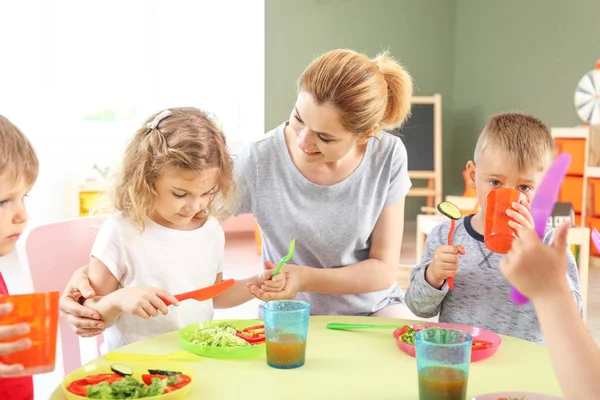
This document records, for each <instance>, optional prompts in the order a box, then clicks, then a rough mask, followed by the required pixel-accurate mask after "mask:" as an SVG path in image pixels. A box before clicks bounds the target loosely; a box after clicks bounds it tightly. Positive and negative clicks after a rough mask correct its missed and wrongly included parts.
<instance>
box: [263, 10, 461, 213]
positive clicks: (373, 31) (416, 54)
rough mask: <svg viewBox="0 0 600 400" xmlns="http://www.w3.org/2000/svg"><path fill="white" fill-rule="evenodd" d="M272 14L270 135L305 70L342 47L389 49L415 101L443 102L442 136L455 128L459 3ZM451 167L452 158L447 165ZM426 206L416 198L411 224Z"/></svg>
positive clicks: (268, 13) (267, 87)
mask: <svg viewBox="0 0 600 400" xmlns="http://www.w3.org/2000/svg"><path fill="white" fill-rule="evenodd" d="M265 9H266V18H265V20H266V28H265V29H266V31H265V36H266V39H265V53H266V54H265V97H266V102H265V127H266V129H267V130H270V129H272V128H274V127H275V126H277V125H278V124H280V123H281V122H283V121H285V120H286V119H287V118H289V115H290V112H291V110H292V107H293V106H294V102H295V100H296V80H297V78H298V77H299V76H300V74H301V73H302V71H303V70H304V68H306V66H307V65H308V64H309V63H310V62H311V61H312V60H313V59H314V58H315V57H317V56H318V55H320V54H322V53H324V52H326V51H329V50H332V49H336V48H350V49H353V50H356V51H360V52H363V53H365V54H367V55H368V56H370V57H375V56H376V55H377V53H378V52H379V51H381V50H382V49H389V50H390V52H391V54H392V55H393V56H394V57H396V59H397V60H398V61H400V62H401V63H402V64H403V65H405V66H406V67H407V68H408V70H409V71H410V73H411V74H412V76H413V79H414V83H415V85H416V87H415V89H416V94H418V95H421V96H428V95H431V94H434V93H440V94H441V95H442V102H443V107H442V108H443V110H444V114H443V129H444V131H445V130H446V129H448V130H449V129H450V128H451V127H452V119H451V118H452V92H453V90H452V88H453V79H454V33H455V26H454V19H455V18H454V17H455V14H456V13H455V10H456V1H455V0H387V1H386V0H369V1H361V0H304V1H303V0H266V4H265ZM446 142H447V141H446ZM451 163H452V160H450V159H449V157H445V159H444V166H450V165H452V164H451ZM422 203H423V201H422V200H421V199H415V198H409V199H408V200H407V218H410V217H411V216H414V215H416V213H417V212H418V210H419V208H420V205H421V204H422ZM413 218H414V217H413Z"/></svg>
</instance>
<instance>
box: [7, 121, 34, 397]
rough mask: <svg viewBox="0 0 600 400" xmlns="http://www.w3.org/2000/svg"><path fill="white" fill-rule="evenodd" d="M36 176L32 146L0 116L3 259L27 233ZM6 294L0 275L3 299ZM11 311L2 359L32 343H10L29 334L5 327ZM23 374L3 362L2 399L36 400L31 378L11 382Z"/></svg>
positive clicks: (22, 328) (18, 367) (20, 326)
mask: <svg viewBox="0 0 600 400" xmlns="http://www.w3.org/2000/svg"><path fill="white" fill-rule="evenodd" d="M37 175H38V159H37V156H36V155H35V152H34V150H33V148H32V147H31V144H30V143H29V141H28V140H27V138H25V136H24V135H23V134H22V133H21V132H20V131H19V129H18V128H17V127H16V126H14V125H13V124H12V123H11V122H10V121H9V120H8V119H6V118H4V117H3V116H2V115H0V257H1V256H5V255H7V254H9V253H11V252H12V251H13V250H14V248H15V244H16V242H17V239H18V238H19V235H20V234H21V233H22V232H23V230H24V229H25V224H26V223H27V212H26V211H25V205H24V203H23V200H24V198H25V196H26V195H27V193H28V192H29V190H30V189H31V186H32V185H33V183H34V182H35V180H36V178H37ZM7 294H8V289H7V287H6V283H5V282H4V278H3V277H2V272H1V271H0V296H2V295H7ZM12 310H13V306H12V305H11V304H10V303H6V304H1V305H0V340H2V342H0V356H3V355H8V354H12V353H15V352H18V351H21V350H24V349H27V348H29V347H30V346H31V341H30V340H29V339H22V340H10V339H11V338H13V337H19V336H22V335H23V334H25V333H27V332H28V331H29V326H28V325H27V324H17V325H3V324H2V322H1V321H2V317H4V316H6V315H9V314H10V313H11V312H12ZM7 340H8V341H7ZM22 370H23V366H22V365H6V364H3V363H2V362H1V361H0V399H11V400H30V399H33V381H32V379H31V376H25V377H14V378H10V377H11V376H13V375H18V374H19V373H20V372H21V371H22Z"/></svg>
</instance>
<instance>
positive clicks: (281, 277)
mask: <svg viewBox="0 0 600 400" xmlns="http://www.w3.org/2000/svg"><path fill="white" fill-rule="evenodd" d="M276 269H277V266H276V265H275V264H273V263H272V262H271V261H266V262H265V270H264V272H262V273H261V274H260V275H259V276H258V287H260V288H261V289H262V290H263V291H265V292H281V291H282V290H283V288H284V287H285V282H286V273H285V265H284V266H283V267H281V270H280V271H279V274H278V275H277V276H276V277H273V273H274V272H275V270H276Z"/></svg>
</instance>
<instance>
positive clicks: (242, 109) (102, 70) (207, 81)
mask: <svg viewBox="0 0 600 400" xmlns="http://www.w3.org/2000/svg"><path fill="white" fill-rule="evenodd" d="M0 15H2V24H0V114H2V115H4V116H6V117H7V118H9V119H10V120H12V121H13V122H14V123H15V124H16V125H17V126H19V127H20V128H21V129H22V130H23V132H24V133H25V134H26V135H27V136H28V137H29V138H30V140H31V142H32V143H33V145H34V147H35V149H36V151H37V153H38V156H39V158H40V164H41V171H40V176H39V179H38V182H37V183H36V185H35V187H34V189H33V190H32V192H31V195H30V198H29V199H28V207H29V212H30V218H31V224H32V225H33V224H37V223H41V222H47V221H51V220H56V219H61V218H64V216H65V198H64V187H65V182H66V181H67V180H77V179H83V178H84V177H86V176H88V175H89V174H93V172H92V166H93V165H94V164H95V163H97V164H100V165H102V166H106V165H111V164H112V165H115V164H117V163H118V161H119V159H120V156H121V154H122V152H123V149H124V146H125V144H126V142H127V140H128V139H129V137H130V136H131V134H132V133H133V132H134V131H135V130H136V129H137V128H138V127H139V125H140V124H141V123H142V121H143V120H145V119H146V117H147V116H148V115H149V114H151V113H153V112H156V111H160V110H162V109H164V108H167V107H173V106H182V105H186V106H196V107H200V108H203V109H205V110H207V111H210V112H213V113H214V114H215V115H216V116H217V118H218V119H219V120H220V122H221V123H222V125H223V128H224V131H225V133H226V135H227V136H228V139H229V141H230V142H236V143H234V144H233V147H237V145H238V144H239V142H244V141H247V140H253V139H255V138H257V137H260V136H261V135H262V134H263V132H264V122H263V116H264V112H263V108H264V1H263V0H248V1H238V0H219V1H213V0H170V1H167V0H128V1H119V0H105V1H99V0H96V1H79V0H20V1H14V2H1V3H0ZM105 109H110V110H114V111H115V112H116V114H117V118H116V120H113V121H86V117H89V116H90V115H96V114H98V113H100V112H101V111H102V110H105Z"/></svg>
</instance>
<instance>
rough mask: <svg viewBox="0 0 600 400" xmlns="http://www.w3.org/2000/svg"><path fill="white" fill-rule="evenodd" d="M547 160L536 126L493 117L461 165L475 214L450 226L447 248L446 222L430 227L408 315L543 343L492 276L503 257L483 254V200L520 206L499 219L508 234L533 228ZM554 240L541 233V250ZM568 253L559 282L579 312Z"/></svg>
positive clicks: (527, 119)
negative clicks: (507, 193)
mask: <svg viewBox="0 0 600 400" xmlns="http://www.w3.org/2000/svg"><path fill="white" fill-rule="evenodd" d="M553 156H554V141H553V139H552V136H551V135H550V132H549V130H548V128H547V127H546V125H544V124H543V123H542V122H541V121H540V120H538V119H537V118H535V117H533V116H531V115H527V114H522V113H512V112H511V113H503V114H498V115H494V116H492V118H491V119H490V121H489V122H488V124H487V125H486V127H485V128H484V130H483V132H482V133H481V134H480V136H479V138H478V141H477V145H476V146H475V152H474V157H473V160H472V161H469V162H468V163H467V173H468V178H469V185H470V187H471V188H473V189H475V190H476V191H477V199H478V200H479V204H481V206H482V207H481V211H479V212H478V213H476V214H472V215H468V216H466V217H463V218H461V219H460V220H459V221H456V227H455V230H454V233H453V237H452V243H453V245H448V241H447V239H448V231H449V228H450V223H449V222H446V223H443V224H441V225H438V226H437V227H435V228H434V229H433V230H432V231H431V233H430V234H429V236H428V237H427V241H426V243H425V249H424V252H423V257H422V260H421V263H420V264H419V265H417V266H416V267H415V269H414V270H413V272H412V274H411V282H410V285H409V287H408V290H407V291H406V297H405V300H406V305H407V306H408V308H409V309H410V310H411V311H412V312H413V313H414V314H415V315H417V316H419V317H424V318H430V317H434V316H435V315H438V314H439V321H440V322H448V323H458V324H465V325H470V326H475V327H479V328H483V329H487V330H490V331H492V332H495V333H498V334H504V335H509V336H514V337H517V338H520V339H525V340H529V341H532V342H537V343H543V342H544V340H543V337H542V333H541V331H540V326H539V323H538V320H537V317H536V313H535V309H534V307H533V305H532V304H531V303H529V304H526V305H524V306H520V305H516V304H515V303H514V302H513V301H512V300H511V298H510V284H509V283H508V282H507V281H506V279H505V278H504V276H503V275H502V273H501V272H500V269H499V264H500V260H501V259H502V258H503V257H504V255H503V254H500V253H496V252H494V251H492V250H490V249H489V248H488V247H487V246H486V242H485V241H484V229H485V225H486V198H488V199H489V197H488V193H490V192H491V191H492V190H495V189H498V188H510V189H513V190H514V191H515V192H516V194H517V196H516V197H515V198H516V199H519V200H518V201H516V202H512V204H511V207H509V208H508V209H506V210H505V211H504V212H505V213H506V216H508V217H509V218H510V221H509V222H508V225H509V226H510V227H511V228H513V230H517V229H519V228H521V227H524V228H528V229H532V228H533V218H532V216H531V212H530V203H531V200H532V199H533V197H534V195H535V191H536V189H537V186H538V185H539V183H540V180H541V179H542V177H543V174H544V171H545V170H546V169H547V168H548V167H549V166H550V164H551V162H552V159H553ZM494 194H496V193H494ZM521 194H522V195H521ZM496 212H499V210H496ZM488 225H489V224H488ZM553 235H554V230H553V229H552V228H551V227H547V228H546V232H545V235H544V242H545V243H550V242H552V239H553ZM488 243H489V241H488ZM567 253H568V264H569V265H568V269H567V274H566V276H565V279H566V281H567V282H568V286H569V287H570V289H571V291H572V292H573V297H574V298H575V299H574V301H575V302H576V303H577V305H578V307H579V310H580V312H581V310H582V303H581V295H580V294H579V277H578V274H577V266H576V263H575V259H574V257H573V255H572V254H571V252H570V251H567ZM450 277H453V278H454V289H453V290H449V288H448V283H447V282H446V280H447V279H448V278H450Z"/></svg>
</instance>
